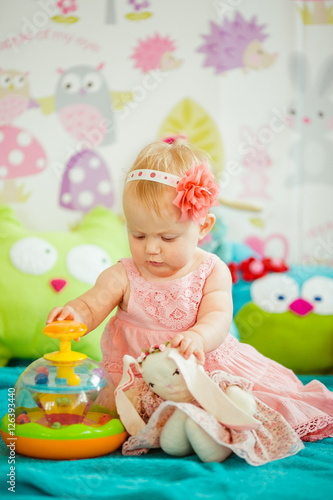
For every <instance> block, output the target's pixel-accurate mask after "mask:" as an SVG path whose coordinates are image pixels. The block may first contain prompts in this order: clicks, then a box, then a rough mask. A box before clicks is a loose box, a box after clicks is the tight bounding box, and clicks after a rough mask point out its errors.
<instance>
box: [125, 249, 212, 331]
mask: <svg viewBox="0 0 333 500" xmlns="http://www.w3.org/2000/svg"><path fill="white" fill-rule="evenodd" d="M215 263H216V256H215V255H211V254H207V256H206V257H205V259H204V260H203V262H202V263H201V264H200V266H199V267H198V268H197V269H195V270H194V271H193V272H192V273H190V274H188V275H187V276H184V277H183V278H179V279H176V280H173V281H169V282H160V283H157V282H149V281H146V280H145V279H144V278H143V277H142V276H140V274H139V272H138V269H137V267H136V265H135V263H134V261H132V260H130V261H127V266H126V267H127V272H128V277H129V279H130V282H131V284H132V285H133V290H132V293H133V299H134V300H135V302H136V303H137V304H138V305H139V306H140V307H141V308H142V310H143V311H144V312H145V313H146V314H147V315H148V316H150V317H151V318H153V319H154V320H155V321H157V322H159V323H160V324H162V325H164V326H166V327H167V328H170V329H171V330H173V331H184V330H187V329H188V328H190V327H191V326H193V324H194V323H195V320H196V315H197V311H198V307H199V304H200V302H201V299H202V294H203V288H204V285H205V282H206V279H207V276H209V274H210V273H211V271H212V269H213V267H214V265H215ZM184 278H187V279H184Z"/></svg>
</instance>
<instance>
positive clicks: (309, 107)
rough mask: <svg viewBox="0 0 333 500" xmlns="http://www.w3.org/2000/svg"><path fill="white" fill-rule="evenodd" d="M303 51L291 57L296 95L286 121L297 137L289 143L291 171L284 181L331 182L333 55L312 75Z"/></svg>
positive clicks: (295, 182)
mask: <svg viewBox="0 0 333 500" xmlns="http://www.w3.org/2000/svg"><path fill="white" fill-rule="evenodd" d="M311 69H312V68H311V67H310V65H309V62H308V60H307V59H306V57H305V56H304V54H295V55H293V56H292V58H291V61H290V76H291V81H292V84H293V87H294V92H295V98H294V100H293V102H292V103H290V106H289V117H288V124H289V126H290V127H291V128H293V129H294V130H295V131H296V132H298V133H299V138H298V139H296V141H295V142H294V143H293V144H292V146H291V150H290V153H291V156H292V164H293V169H294V170H293V173H292V174H291V175H290V177H288V178H287V181H286V182H287V184H288V185H290V186H292V185H295V184H305V183H307V184H313V183H325V184H328V183H329V184H331V185H333V166H332V158H333V139H332V137H330V135H331V136H332V133H333V102H332V100H331V97H332V94H333V56H330V57H329V58H328V59H326V60H325V61H324V62H323V63H322V65H321V67H320V68H319V71H318V75H317V76H316V77H315V78H314V77H313V76H312V75H311Z"/></svg>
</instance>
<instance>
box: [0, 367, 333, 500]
mask: <svg viewBox="0 0 333 500" xmlns="http://www.w3.org/2000/svg"><path fill="white" fill-rule="evenodd" d="M22 369H23V368H22V367H6V368H0V415H1V417H2V416H3V415H4V414H5V413H6V412H7V394H8V388H9V387H13V386H14V384H15V381H16V379H17V377H18V376H19V375H20V373H21V371H22ZM300 378H301V380H302V382H303V383H307V382H309V381H310V380H311V379H312V378H314V377H311V376H302V377H300ZM316 378H318V379H319V380H320V381H321V382H323V383H324V384H325V385H326V386H327V387H328V388H329V389H330V390H333V376H329V375H328V376H320V377H316ZM15 467H16V470H15V473H16V491H15V493H12V492H10V491H8V490H7V488H8V484H6V481H7V479H8V477H7V474H8V473H9V464H8V449H7V448H6V446H5V445H4V443H3V442H2V441H1V446H0V481H1V482H0V497H1V498H15V500H34V499H35V498H38V499H43V498H44V499H50V497H51V498H57V499H59V500H60V499H78V500H88V499H92V500H97V499H109V498H112V499H116V500H122V499H135V500H150V499H151V500H155V499H158V500H184V499H187V498H191V499H198V500H199V499H200V500H203V499H204V500H206V499H207V500H215V499H221V500H222V499H223V500H224V499H225V500H229V499H230V500H252V499H253V500H269V499H272V498H274V499H278V500H279V499H283V500H298V499H299V500H316V499H318V500H319V499H325V498H332V491H333V439H332V438H327V439H323V440H322V441H317V442H316V443H305V449H304V450H302V451H301V452H300V453H298V455H296V456H293V457H290V458H286V459H284V460H278V461H275V462H271V463H269V464H267V465H263V466H260V467H253V466H251V465H248V464H247V463H246V462H245V461H244V460H242V459H240V458H239V457H237V456H234V455H233V456H231V457H230V458H228V459H227V460H226V461H225V462H224V463H221V464H219V463H209V464H203V463H201V462H200V460H199V459H198V458H197V457H196V456H190V457H186V458H173V457H170V456H168V455H166V454H165V453H163V452H161V451H160V450H153V451H151V452H150V453H148V455H145V456H141V457H123V456H122V455H121V452H120V451H117V452H115V453H113V454H111V455H106V456H104V457H99V458H94V459H85V460H74V461H53V460H38V459H33V458H28V457H24V456H21V455H17V456H16V463H15Z"/></svg>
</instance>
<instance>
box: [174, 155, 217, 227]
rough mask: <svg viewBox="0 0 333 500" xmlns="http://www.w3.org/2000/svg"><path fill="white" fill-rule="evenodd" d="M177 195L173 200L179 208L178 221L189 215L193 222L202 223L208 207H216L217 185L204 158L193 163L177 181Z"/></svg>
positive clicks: (182, 220)
mask: <svg viewBox="0 0 333 500" xmlns="http://www.w3.org/2000/svg"><path fill="white" fill-rule="evenodd" d="M176 190H177V196H176V198H175V199H174V201H173V204H174V205H176V207H178V208H180V210H181V212H182V216H181V218H180V219H179V221H180V222H184V221H186V220H187V219H188V217H190V219H192V220H193V221H195V222H200V223H203V222H204V220H205V218H206V215H207V213H208V210H209V208H210V207H217V206H218V204H219V202H218V195H219V186H218V185H217V184H216V182H214V177H213V174H212V173H211V172H210V171H209V169H208V166H207V162H206V160H204V161H203V163H201V164H200V165H198V166H196V165H195V164H194V163H193V164H192V166H191V168H190V169H189V170H188V171H187V172H185V174H184V176H183V177H182V178H181V180H180V181H179V182H178V184H177V187H176Z"/></svg>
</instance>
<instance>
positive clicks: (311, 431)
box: [294, 415, 333, 441]
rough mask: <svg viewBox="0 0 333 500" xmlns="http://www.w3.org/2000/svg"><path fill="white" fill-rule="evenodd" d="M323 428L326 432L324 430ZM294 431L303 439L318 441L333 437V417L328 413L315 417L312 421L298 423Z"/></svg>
mask: <svg viewBox="0 0 333 500" xmlns="http://www.w3.org/2000/svg"><path fill="white" fill-rule="evenodd" d="M323 429H325V432H322V430H323ZM294 431H295V432H297V434H298V435H299V437H300V438H301V439H302V440H303V441H317V440H318V439H323V438H325V437H329V436H331V437H333V417H329V416H328V415H327V416H322V417H317V418H314V419H313V420H311V421H310V422H305V424H299V425H297V426H296V427H294Z"/></svg>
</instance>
